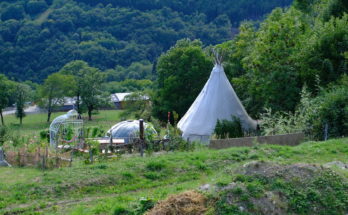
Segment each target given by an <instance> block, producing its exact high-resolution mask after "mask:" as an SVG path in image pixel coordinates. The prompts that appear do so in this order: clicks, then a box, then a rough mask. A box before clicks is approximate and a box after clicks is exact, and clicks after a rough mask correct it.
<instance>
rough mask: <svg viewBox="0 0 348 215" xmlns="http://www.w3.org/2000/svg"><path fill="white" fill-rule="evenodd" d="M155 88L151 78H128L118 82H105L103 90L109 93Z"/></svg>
mask: <svg viewBox="0 0 348 215" xmlns="http://www.w3.org/2000/svg"><path fill="white" fill-rule="evenodd" d="M152 88H153V82H152V81H151V80H147V79H143V80H135V79H127V80H124V81H120V82H116V81H111V82H107V83H103V90H104V91H106V92H109V93H126V92H138V91H145V90H147V89H152Z"/></svg>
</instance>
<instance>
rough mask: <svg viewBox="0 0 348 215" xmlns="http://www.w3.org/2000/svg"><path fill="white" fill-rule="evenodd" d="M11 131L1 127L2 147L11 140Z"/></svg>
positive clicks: (0, 138)
mask: <svg viewBox="0 0 348 215" xmlns="http://www.w3.org/2000/svg"><path fill="white" fill-rule="evenodd" d="M9 137H10V136H9V129H8V128H7V127H5V126H2V125H0V147H1V146H3V145H4V144H5V142H6V141H8V140H9Z"/></svg>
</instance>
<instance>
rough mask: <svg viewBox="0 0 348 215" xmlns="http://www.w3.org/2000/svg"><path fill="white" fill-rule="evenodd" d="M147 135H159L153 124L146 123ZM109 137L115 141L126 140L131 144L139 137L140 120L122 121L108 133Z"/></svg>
mask: <svg viewBox="0 0 348 215" xmlns="http://www.w3.org/2000/svg"><path fill="white" fill-rule="evenodd" d="M144 129H145V135H157V132H156V130H155V129H154V128H153V126H152V125H151V124H148V123H145V122H144ZM107 136H108V137H110V136H112V138H115V139H124V142H125V143H129V142H130V141H131V140H132V139H133V138H136V137H138V136H139V120H132V121H122V122H119V123H117V124H116V125H114V126H112V127H111V129H110V130H109V131H108V132H107Z"/></svg>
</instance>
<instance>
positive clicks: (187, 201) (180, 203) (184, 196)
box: [146, 191, 207, 215]
mask: <svg viewBox="0 0 348 215" xmlns="http://www.w3.org/2000/svg"><path fill="white" fill-rule="evenodd" d="M206 202H207V199H206V197H205V196H204V195H202V194H200V193H198V192H196V191H187V192H184V193H181V194H178V195H171V196H170V197H169V198H168V199H166V200H164V201H160V202H159V203H158V204H157V205H156V206H155V207H154V208H153V209H152V210H151V211H149V212H147V213H146V215H182V214H187V215H199V214H204V212H205V211H206V210H207V208H206Z"/></svg>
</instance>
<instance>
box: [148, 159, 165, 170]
mask: <svg viewBox="0 0 348 215" xmlns="http://www.w3.org/2000/svg"><path fill="white" fill-rule="evenodd" d="M165 167H166V164H165V163H163V162H155V161H151V162H149V163H148V164H147V165H146V168H147V169H148V170H150V171H161V170H162V169H164V168H165Z"/></svg>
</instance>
